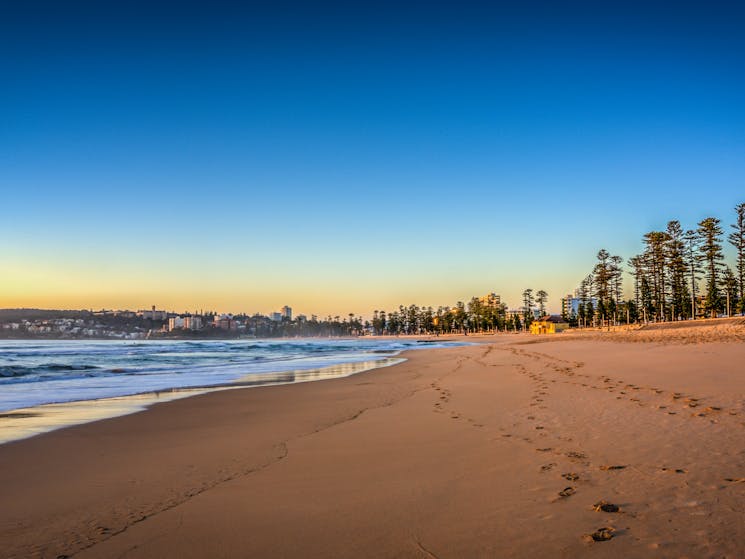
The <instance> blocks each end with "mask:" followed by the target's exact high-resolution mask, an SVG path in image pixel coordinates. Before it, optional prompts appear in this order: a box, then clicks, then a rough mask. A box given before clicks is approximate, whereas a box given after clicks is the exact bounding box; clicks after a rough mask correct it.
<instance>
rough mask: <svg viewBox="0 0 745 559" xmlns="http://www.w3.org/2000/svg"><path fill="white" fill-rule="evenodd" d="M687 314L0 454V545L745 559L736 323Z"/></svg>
mask: <svg viewBox="0 0 745 559" xmlns="http://www.w3.org/2000/svg"><path fill="white" fill-rule="evenodd" d="M676 326H678V327H677V328H675V327H673V328H651V329H643V330H635V331H625V332H618V333H602V332H595V333H586V334H581V335H576V334H571V335H564V334H561V335H558V336H555V337H550V336H546V337H535V336H533V337H531V336H527V335H504V334H503V335H496V336H483V337H481V338H472V337H468V338H467V340H468V341H477V342H479V345H472V346H464V347H455V348H446V349H427V350H419V351H412V352H408V353H407V354H405V357H406V358H407V361H406V362H405V363H403V364H400V365H395V366H392V367H387V368H382V369H377V370H373V371H370V372H366V373H361V374H357V375H354V376H351V377H347V378H342V379H335V380H326V381H322V382H311V383H305V384H299V385H285V386H270V387H261V388H250V389H243V390H230V391H222V392H214V393H210V394H205V395H200V396H196V397H193V398H187V399H182V400H176V401H172V402H167V403H163V404H158V405H155V406H153V407H152V408H150V409H148V410H147V411H144V412H141V413H137V414H133V415H128V416H124V417H118V418H113V419H107V420H103V421H98V422H95V423H89V424H85V425H79V426H75V427H71V428H67V429H62V430H59V431H55V432H52V433H47V434H44V435H40V436H37V437H33V438H30V439H26V440H22V441H16V442H12V443H8V444H5V445H0V471H1V472H2V481H1V482H0V487H1V491H0V494H1V495H2V505H3V506H2V507H0V557H6V558H11V557H12V558H22V557H23V558H25V557H44V558H60V557H76V558H109V557H126V558H156V557H184V558H192V557H193V558H200V559H201V558H204V557H209V558H232V557H306V558H307V557H318V558H321V557H326V558H327V557H422V558H440V559H444V558H455V557H500V558H508V557H516V558H522V557H540V556H544V557H566V558H573V557H594V558H595V557H640V558H641V557H676V558H681V557H690V558H694V557H695V558H704V557H712V558H713V557H718V558H721V557H728V558H736V557H743V556H745V401H744V398H745V366H744V365H743V363H745V344H743V343H742V342H743V339H745V326H743V324H742V322H740V321H729V322H717V323H715V324H703V325H701V326H696V327H695V328H691V327H680V326H679V325H676ZM459 339H462V338H459ZM604 509H605V510H604ZM606 510H607V511H609V512H605V511H606ZM593 534H594V535H595V538H596V539H599V540H601V541H595V539H593ZM603 538H610V539H606V540H604V541H602V540H603Z"/></svg>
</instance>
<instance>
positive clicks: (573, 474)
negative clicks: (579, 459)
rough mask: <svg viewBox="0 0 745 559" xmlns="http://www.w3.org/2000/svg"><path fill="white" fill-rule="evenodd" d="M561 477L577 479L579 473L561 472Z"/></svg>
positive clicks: (570, 479)
mask: <svg viewBox="0 0 745 559" xmlns="http://www.w3.org/2000/svg"><path fill="white" fill-rule="evenodd" d="M561 477H563V478H564V479H566V480H567V481H577V480H578V479H579V474H575V473H574V472H569V473H566V474H561Z"/></svg>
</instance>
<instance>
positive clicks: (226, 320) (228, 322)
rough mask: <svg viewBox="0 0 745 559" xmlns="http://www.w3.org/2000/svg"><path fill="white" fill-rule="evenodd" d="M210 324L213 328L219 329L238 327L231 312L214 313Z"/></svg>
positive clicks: (234, 328)
mask: <svg viewBox="0 0 745 559" xmlns="http://www.w3.org/2000/svg"><path fill="white" fill-rule="evenodd" d="M212 325H213V326H214V327H215V328H220V329H221V330H237V329H238V323H237V322H236V320H235V318H233V315H232V314H221V315H215V318H214V319H212Z"/></svg>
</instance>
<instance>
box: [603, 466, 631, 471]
mask: <svg viewBox="0 0 745 559" xmlns="http://www.w3.org/2000/svg"><path fill="white" fill-rule="evenodd" d="M625 468H626V466H621V465H614V466H607V465H603V466H600V469H601V470H604V471H608V470H623V469H625Z"/></svg>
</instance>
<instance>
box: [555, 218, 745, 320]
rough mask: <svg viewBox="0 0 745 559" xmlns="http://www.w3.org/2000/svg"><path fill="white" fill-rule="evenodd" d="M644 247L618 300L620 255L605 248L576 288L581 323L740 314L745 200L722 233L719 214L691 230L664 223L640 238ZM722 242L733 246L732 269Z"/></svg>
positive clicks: (743, 309)
mask: <svg viewBox="0 0 745 559" xmlns="http://www.w3.org/2000/svg"><path fill="white" fill-rule="evenodd" d="M642 240H643V246H644V250H643V251H642V252H641V253H640V254H638V255H636V256H633V257H632V258H629V260H628V265H629V268H630V270H629V271H630V273H631V275H632V277H633V282H634V284H633V289H634V292H633V295H634V296H633V298H632V299H628V300H623V297H622V283H623V259H622V258H621V257H620V256H613V255H611V254H610V253H609V252H608V251H606V250H604V249H603V250H601V251H599V252H598V254H597V263H596V264H595V267H594V268H593V270H592V272H591V273H590V274H589V275H588V276H587V277H585V278H584V279H583V280H582V281H581V282H580V285H579V287H578V289H577V296H578V298H579V299H580V304H579V309H578V312H577V316H576V317H568V318H573V319H574V318H576V320H577V322H578V323H579V324H580V325H603V326H604V325H609V324H619V323H621V322H662V321H671V320H687V319H691V318H705V317H717V316H721V315H726V316H732V315H733V314H744V313H745V294H744V293H743V291H744V290H745V204H739V205H737V206H736V207H735V220H734V223H732V224H731V225H730V227H729V231H728V232H725V228H724V226H723V225H722V222H721V220H720V219H718V218H716V217H707V218H706V219H702V220H701V221H700V222H699V223H698V224H697V226H696V228H693V229H687V230H684V229H683V227H682V226H681V224H680V222H679V221H677V220H673V221H670V222H668V224H667V227H666V228H665V230H663V231H650V232H648V233H646V234H645V235H644V236H643V238H642ZM725 242H728V243H729V244H731V245H732V246H733V247H734V249H735V268H734V270H733V268H732V267H731V266H730V265H728V264H727V263H726V262H725V258H724V245H725Z"/></svg>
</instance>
